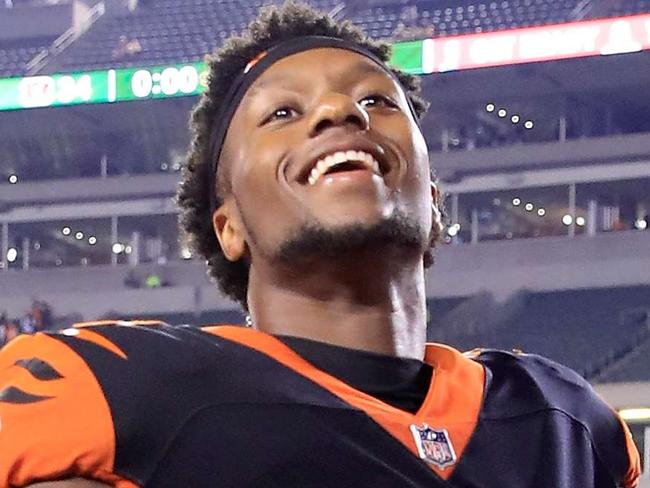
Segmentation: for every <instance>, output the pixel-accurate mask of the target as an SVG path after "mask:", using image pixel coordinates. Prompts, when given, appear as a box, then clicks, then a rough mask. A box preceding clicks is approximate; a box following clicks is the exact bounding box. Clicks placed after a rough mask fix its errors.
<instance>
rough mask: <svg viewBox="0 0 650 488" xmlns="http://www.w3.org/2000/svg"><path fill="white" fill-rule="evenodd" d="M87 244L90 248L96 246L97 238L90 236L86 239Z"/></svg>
mask: <svg viewBox="0 0 650 488" xmlns="http://www.w3.org/2000/svg"><path fill="white" fill-rule="evenodd" d="M88 244H90V245H91V246H94V245H95V244H97V238H96V237H95V236H90V237H89V238H88Z"/></svg>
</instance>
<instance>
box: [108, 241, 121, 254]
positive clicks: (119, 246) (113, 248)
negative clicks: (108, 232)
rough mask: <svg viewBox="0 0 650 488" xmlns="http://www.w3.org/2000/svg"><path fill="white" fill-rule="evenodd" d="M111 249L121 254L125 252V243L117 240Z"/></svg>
mask: <svg viewBox="0 0 650 488" xmlns="http://www.w3.org/2000/svg"><path fill="white" fill-rule="evenodd" d="M111 250H112V251H113V254H121V253H122V252H124V244H122V243H121V242H116V243H114V244H113V246H112V247H111Z"/></svg>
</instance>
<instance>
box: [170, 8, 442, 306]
mask: <svg viewBox="0 0 650 488" xmlns="http://www.w3.org/2000/svg"><path fill="white" fill-rule="evenodd" d="M306 35H319V36H328V37H335V38H339V39H343V40H347V41H350V42H353V43H355V44H356V45H359V46H361V47H363V48H365V49H367V50H368V51H370V52H372V53H373V54H375V55H376V56H377V57H378V58H379V59H381V60H382V61H384V62H388V60H389V58H390V46H389V45H388V44H386V43H382V42H377V41H373V40H371V39H368V38H367V37H366V36H365V35H364V34H363V32H362V31H361V30H360V29H359V28H357V27H355V26H354V25H353V24H352V23H351V22H350V21H343V22H340V23H338V22H335V21H334V20H332V19H331V18H330V17H329V16H328V15H327V14H325V13H322V12H318V11H316V10H314V9H313V8H311V7H310V6H308V5H305V4H301V3H296V2H290V3H285V4H284V5H283V6H281V7H278V6H270V7H267V8H264V9H262V11H261V12H260V15H259V16H258V17H257V19H255V20H253V21H252V22H251V23H250V24H249V26H248V29H247V30H246V31H244V33H242V35H241V36H238V37H231V38H230V39H228V40H227V41H226V42H225V43H224V45H223V46H222V47H221V48H219V49H217V50H216V51H215V52H214V53H213V54H212V55H209V56H207V58H206V61H207V63H208V66H209V69H210V72H209V77H208V87H207V90H206V91H205V92H204V93H203V94H202V95H201V98H200V101H199V103H198V104H197V105H196V107H195V108H194V111H193V113H192V116H191V120H190V130H191V132H192V135H193V140H192V144H191V147H190V150H189V152H188V154H187V157H186V160H185V164H184V165H183V168H182V173H181V182H180V184H179V188H178V192H177V203H178V206H179V225H180V228H181V232H182V234H183V237H184V240H185V241H186V242H187V244H188V245H189V246H190V249H192V251H194V252H195V253H197V254H198V255H200V256H201V257H203V258H205V259H206V261H207V265H208V274H209V275H210V276H211V277H212V278H214V279H215V280H216V281H217V283H218V285H219V288H220V289H221V291H222V292H223V293H224V294H226V295H227V296H229V297H230V298H233V299H234V300H236V301H237V302H239V303H240V304H241V305H242V307H243V308H244V310H248V304H247V299H246V295H247V290H248V271H249V270H248V263H247V262H245V260H239V261H236V262H232V261H229V260H228V259H226V257H225V256H224V254H223V252H222V250H221V246H220V245H219V242H218V241H217V238H216V235H215V233H214V230H213V227H212V215H211V213H212V208H211V204H210V203H211V202H210V195H209V191H208V187H209V185H208V184H207V179H208V178H210V177H214V175H212V164H213V161H211V160H210V159H211V155H210V147H209V146H210V134H211V132H212V129H213V125H214V123H215V116H216V114H217V113H218V110H219V108H220V103H222V100H223V98H224V95H225V94H226V92H227V90H228V88H229V87H230V85H231V82H232V80H233V79H234V78H235V77H236V76H237V74H238V73H240V72H241V71H242V70H243V69H244V68H245V67H246V65H247V64H248V63H249V61H251V59H253V58H254V57H255V56H257V55H258V54H259V53H261V52H263V51H265V50H267V49H269V48H270V47H272V46H274V45H275V44H278V43H279V42H281V41H284V40H287V39H291V38H296V37H302V36H306ZM391 69H392V68H391ZM392 71H393V72H394V74H395V75H396V77H397V79H398V80H399V81H400V83H401V84H402V86H403V88H404V91H405V93H406V95H407V96H408V97H409V99H410V101H411V104H412V105H413V108H414V110H415V113H416V116H417V117H418V118H419V119H421V118H422V116H423V115H424V113H425V112H426V109H427V103H426V102H425V101H424V100H423V99H422V98H420V96H419V93H420V85H419V79H418V78H416V77H415V76H412V75H409V74H406V73H402V72H401V71H398V70H395V69H392ZM434 179H435V177H434ZM219 193H220V189H219V188H217V202H216V204H217V206H219V205H221V203H222V202H223V199H222V197H223V196H222V195H219ZM438 203H439V204H442V197H440V198H439V202H438ZM439 208H442V206H441V205H439ZM440 233H441V232H435V233H434V234H436V235H435V236H433V241H434V242H435V241H437V240H438V239H439V237H440ZM434 242H432V245H433V244H434ZM431 262H432V257H431V256H429V258H428V259H427V257H426V256H425V264H428V265H430V264H431Z"/></svg>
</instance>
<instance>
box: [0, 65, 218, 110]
mask: <svg viewBox="0 0 650 488" xmlns="http://www.w3.org/2000/svg"><path fill="white" fill-rule="evenodd" d="M206 76H207V70H206V67H205V65H204V64H203V63H195V64H185V65H182V64H178V65H171V66H157V67H147V68H127V69H107V70H101V71H89V72H85V73H70V74H54V75H39V76H28V77H25V78H6V79H0V110H17V109H23V108H35V107H55V106H62V105H79V104H88V103H112V102H123V101H128V100H141V99H146V98H168V97H177V96H186V95H196V94H198V93H200V92H201V91H202V90H203V89H204V88H205V86H206Z"/></svg>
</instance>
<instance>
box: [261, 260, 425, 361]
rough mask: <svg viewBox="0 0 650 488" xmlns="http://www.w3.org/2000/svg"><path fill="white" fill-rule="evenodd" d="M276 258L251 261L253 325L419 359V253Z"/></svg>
mask: <svg viewBox="0 0 650 488" xmlns="http://www.w3.org/2000/svg"><path fill="white" fill-rule="evenodd" d="M323 261H324V260H322V259H321V260H320V262H314V261H310V262H309V263H301V264H300V265H298V264H294V265H293V266H289V265H286V264H283V265H278V264H277V263H269V262H265V261H263V260H261V262H260V260H253V263H252V265H251V268H250V274H249V285H248V304H249V310H250V314H251V318H252V320H253V323H254V326H255V327H256V328H258V329H259V330H261V331H263V332H268V333H270V334H281V335H291V336H296V337H304V338H307V339H312V340H315V341H320V342H325V343H329V344H333V345H337V346H342V347H348V348H352V349H359V350H364V351H369V352H375V353H378V354H385V355H391V356H397V357H405V358H414V359H422V358H423V357H424V347H425V340H426V294H425V287H424V269H423V265H422V258H421V257H419V256H417V257H413V258H411V257H409V256H403V255H402V256H401V257H400V258H398V259H395V257H394V256H393V257H392V258H389V257H387V255H386V254H385V253H382V252H377V250H376V249H375V252H372V253H370V252H368V253H366V255H364V256H359V255H355V256H354V258H345V259H338V260H335V261H334V260H325V261H326V262H323Z"/></svg>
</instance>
